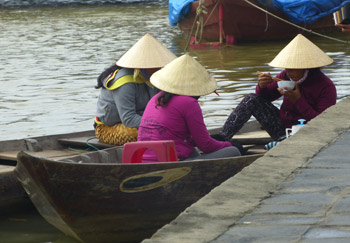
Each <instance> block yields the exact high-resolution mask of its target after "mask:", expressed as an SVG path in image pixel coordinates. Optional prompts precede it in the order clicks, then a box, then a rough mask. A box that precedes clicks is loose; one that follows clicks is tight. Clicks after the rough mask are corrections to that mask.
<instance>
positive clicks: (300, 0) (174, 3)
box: [169, 0, 350, 26]
mask: <svg viewBox="0 0 350 243" xmlns="http://www.w3.org/2000/svg"><path fill="white" fill-rule="evenodd" d="M193 1H195V0H169V22H170V25H172V26H175V25H176V24H177V23H178V22H180V21H181V20H182V19H183V18H184V17H185V16H186V15H187V14H188V13H189V11H190V4H191V2H193ZM232 1H235V0H232ZM252 2H254V1H252ZM257 2H259V3H260V4H262V5H263V6H265V7H266V8H268V9H275V10H278V11H281V12H284V13H285V14H286V15H287V16H288V18H289V20H290V21H292V22H293V23H295V24H301V23H307V24H311V23H313V22H315V21H316V20H318V19H319V18H322V17H324V16H327V15H329V14H332V13H334V12H335V11H337V10H339V9H340V8H341V7H343V6H344V5H346V4H349V3H350V0H257Z"/></svg>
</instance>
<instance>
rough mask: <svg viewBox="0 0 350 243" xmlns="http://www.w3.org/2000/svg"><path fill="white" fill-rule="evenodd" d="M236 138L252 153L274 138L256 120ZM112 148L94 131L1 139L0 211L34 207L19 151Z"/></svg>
mask: <svg viewBox="0 0 350 243" xmlns="http://www.w3.org/2000/svg"><path fill="white" fill-rule="evenodd" d="M210 132H211V133H216V132H217V129H212V130H211V131H210ZM235 138H236V140H237V141H238V142H240V143H241V144H246V145H245V146H246V147H249V149H250V150H249V151H250V153H256V152H258V153H261V151H262V150H261V145H263V144H266V143H268V142H269V141H270V140H271V139H270V138H269V136H268V135H267V134H266V132H265V131H263V130H261V129H260V126H259V124H258V123H256V122H249V123H247V124H246V125H245V127H243V128H242V129H241V132H240V133H239V134H237V136H235ZM111 147H114V146H113V145H109V144H105V143H101V142H99V141H98V139H97V138H96V137H95V134H94V131H93V130H90V131H83V132H75V133H67V134H58V135H49V136H40V137H31V138H25V139H15V140H7V141H0V209H2V210H1V211H0V214H1V212H11V211H14V210H16V211H18V210H19V209H23V210H26V209H27V208H28V207H32V206H33V205H32V203H31V201H30V200H29V198H28V196H27V194H26V193H25V191H24V189H23V187H22V185H21V184H20V182H19V181H18V180H17V178H16V176H15V174H14V173H13V170H14V168H15V165H16V163H17V154H18V153H19V152H20V151H27V152H30V153H31V154H33V155H35V156H39V157H43V158H49V159H52V160H61V159H64V158H69V157H72V156H75V155H80V154H84V153H87V152H91V151H92V150H94V149H106V148H111Z"/></svg>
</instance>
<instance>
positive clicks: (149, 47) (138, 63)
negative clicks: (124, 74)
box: [116, 34, 176, 68]
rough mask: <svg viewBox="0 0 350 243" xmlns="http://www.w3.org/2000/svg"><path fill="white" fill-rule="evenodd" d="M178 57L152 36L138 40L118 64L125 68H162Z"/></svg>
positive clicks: (145, 36) (148, 35) (147, 35)
mask: <svg viewBox="0 0 350 243" xmlns="http://www.w3.org/2000/svg"><path fill="white" fill-rule="evenodd" d="M175 58H176V56H175V55H174V54H173V53H172V52H171V51H169V50H168V48H166V47H165V46H164V45H163V44H162V43H160V42H159V41H158V40H157V39H156V38H154V37H153V36H152V35H150V34H146V35H144V36H143V37H142V38H141V39H140V40H138V41H137V42H136V43H135V44H134V45H133V46H132V47H131V48H130V49H129V50H128V51H127V52H126V53H125V54H124V55H123V56H122V57H121V58H120V59H119V60H118V61H117V62H116V64H117V66H120V67H125V68H161V67H164V66H165V65H166V64H168V63H169V62H171V61H172V60H174V59H175Z"/></svg>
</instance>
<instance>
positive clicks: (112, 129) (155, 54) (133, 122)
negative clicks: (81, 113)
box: [94, 34, 176, 145]
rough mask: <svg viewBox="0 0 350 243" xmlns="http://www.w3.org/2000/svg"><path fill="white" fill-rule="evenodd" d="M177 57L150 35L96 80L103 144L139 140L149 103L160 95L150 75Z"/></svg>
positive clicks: (98, 131)
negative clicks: (151, 81) (151, 82)
mask: <svg viewBox="0 0 350 243" xmlns="http://www.w3.org/2000/svg"><path fill="white" fill-rule="evenodd" d="M175 58H176V56H175V55H174V54H173V53H172V52H170V51H169V50H168V49H167V48H166V47H165V46H163V45H162V44H161V43H160V42H159V41H158V40H156V39H155V38H154V37H153V36H151V35H150V34H146V35H145V36H143V37H142V38H141V39H140V40H139V41H138V42H136V43H135V44H134V45H133V46H132V47H131V48H130V50H128V51H127V52H126V53H125V54H124V55H123V56H122V57H121V58H120V59H119V60H118V61H117V62H116V64H113V65H112V66H111V67H109V68H107V69H106V70H104V71H103V72H102V73H101V74H100V76H99V77H98V78H97V85H96V86H95V88H97V89H99V88H101V91H100V95H99V97H98V101H97V112H96V117H95V123H94V127H95V134H96V137H97V138H98V139H99V140H100V141H101V142H104V143H108V144H114V145H123V144H124V143H127V142H133V141H136V140H137V131H138V127H139V125H140V121H141V116H142V114H143V111H144V109H145V107H146V105H147V102H148V101H149V100H150V99H151V98H152V97H153V96H154V95H155V94H156V93H157V92H158V90H157V89H156V88H154V87H151V85H150V84H149V78H150V76H151V75H152V74H153V73H154V72H155V71H157V70H159V69H160V68H161V67H163V66H165V65H166V64H168V63H169V62H171V61H172V60H174V59H175Z"/></svg>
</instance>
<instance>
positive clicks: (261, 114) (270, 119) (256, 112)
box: [220, 94, 285, 141]
mask: <svg viewBox="0 0 350 243" xmlns="http://www.w3.org/2000/svg"><path fill="white" fill-rule="evenodd" d="M251 116H254V117H255V118H256V120H257V121H258V122H259V123H260V124H261V126H262V127H263V128H264V129H265V130H266V132H267V133H268V134H269V135H270V136H271V137H272V138H273V139H274V140H276V141H277V140H279V139H280V138H282V137H284V136H285V127H284V125H283V123H282V120H281V118H280V111H279V109H278V108H277V107H276V106H274V105H273V104H272V103H271V102H269V101H267V100H266V99H264V98H263V97H261V96H258V95H256V94H249V95H247V96H246V97H244V99H243V100H242V101H241V103H239V104H238V106H237V107H236V109H235V110H234V111H233V112H232V113H231V114H230V116H229V117H228V118H227V120H226V122H225V124H224V127H223V129H222V130H221V132H220V135H221V136H223V137H224V138H226V139H230V138H231V137H232V136H233V135H235V134H236V133H237V132H238V131H239V130H240V129H241V128H242V127H243V125H244V124H245V123H246V122H247V121H248V120H249V119H250V117H251Z"/></svg>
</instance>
